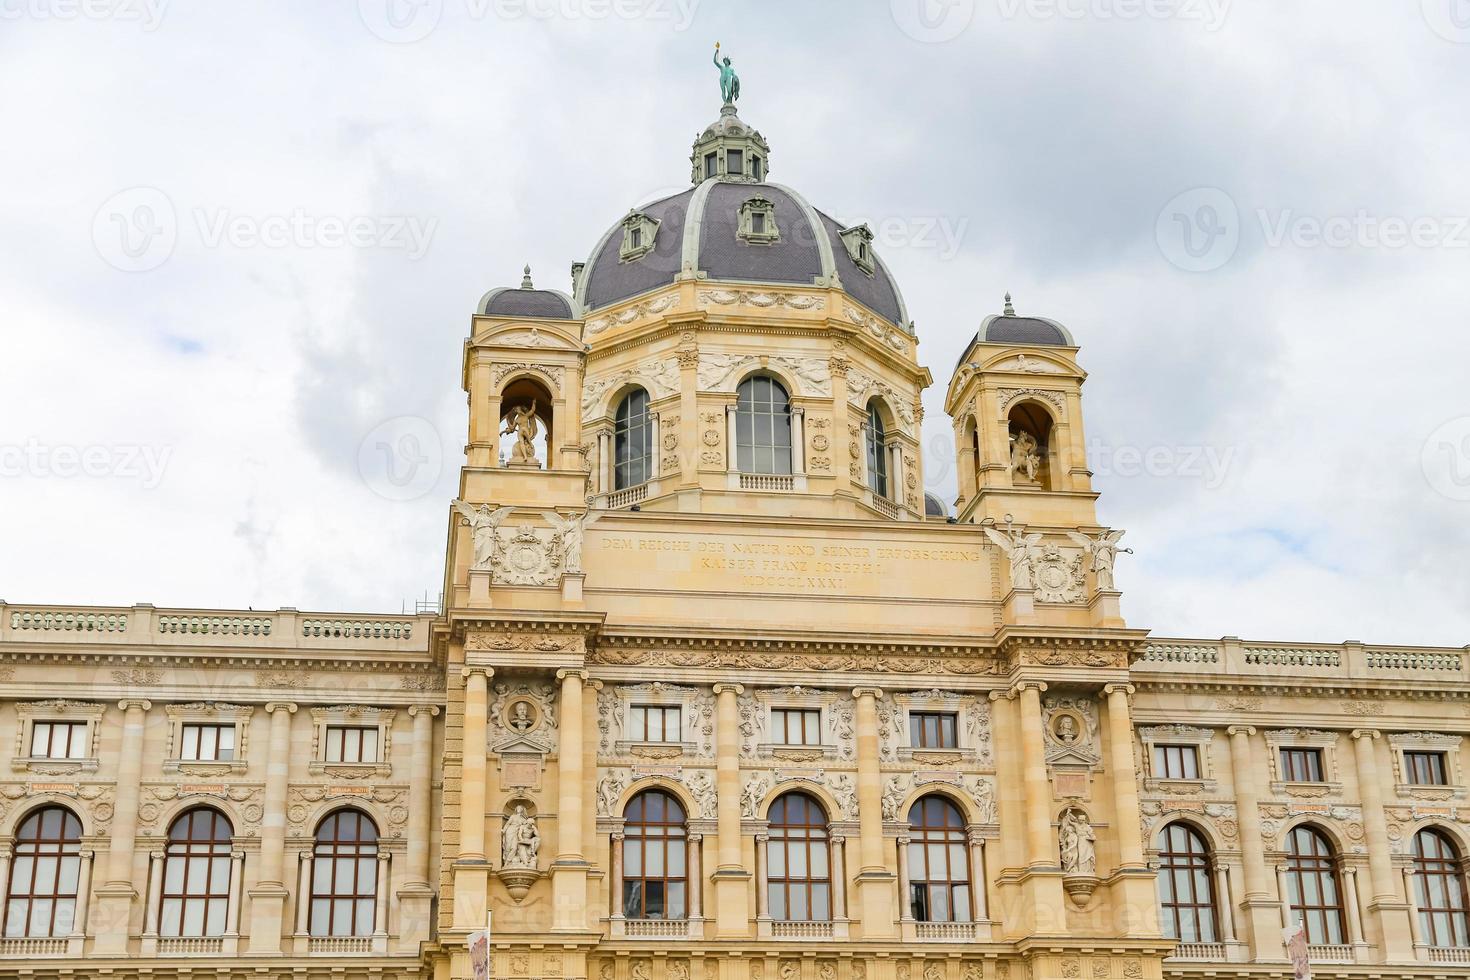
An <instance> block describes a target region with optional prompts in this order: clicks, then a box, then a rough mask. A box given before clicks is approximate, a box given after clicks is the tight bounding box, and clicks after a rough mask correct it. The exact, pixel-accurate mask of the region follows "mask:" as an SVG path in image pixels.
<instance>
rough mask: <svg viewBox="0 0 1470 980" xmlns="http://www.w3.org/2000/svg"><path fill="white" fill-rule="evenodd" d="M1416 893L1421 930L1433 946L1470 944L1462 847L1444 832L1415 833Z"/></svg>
mask: <svg viewBox="0 0 1470 980" xmlns="http://www.w3.org/2000/svg"><path fill="white" fill-rule="evenodd" d="M1414 894H1415V896H1416V899H1417V901H1416V904H1417V905H1418V906H1419V925H1420V931H1421V932H1422V933H1423V934H1424V941H1425V942H1427V943H1428V944H1429V945H1430V946H1435V947H1444V946H1456V947H1465V946H1470V908H1467V903H1466V901H1465V868H1464V864H1463V862H1462V861H1461V859H1460V851H1459V849H1458V848H1456V847H1455V845H1454V842H1453V841H1451V840H1450V839H1449V837H1447V836H1446V835H1445V834H1444V833H1443V832H1441V831H1438V830H1433V829H1425V830H1421V831H1419V832H1418V833H1417V834H1415V835H1414Z"/></svg>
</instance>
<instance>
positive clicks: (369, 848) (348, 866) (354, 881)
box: [311, 810, 378, 936]
mask: <svg viewBox="0 0 1470 980" xmlns="http://www.w3.org/2000/svg"><path fill="white" fill-rule="evenodd" d="M377 894H378V828H377V826H376V825H375V824H374V823H373V821H372V819H371V818H370V817H368V815H367V814H365V813H363V812H361V811H359V810H338V811H337V812H336V813H333V814H332V815H331V816H329V817H327V819H325V820H323V821H322V822H321V823H320V824H318V825H317V828H316V847H315V848H314V849H313V850H312V861H311V934H312V935H313V936H371V935H372V934H373V916H374V915H375V914H376V912H377Z"/></svg>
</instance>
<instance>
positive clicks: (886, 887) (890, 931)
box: [857, 871, 898, 940]
mask: <svg viewBox="0 0 1470 980" xmlns="http://www.w3.org/2000/svg"><path fill="white" fill-rule="evenodd" d="M896 880H897V878H896V876H894V875H893V874H890V873H889V872H887V871H862V872H859V873H858V876H857V908H858V918H859V921H861V922H862V924H863V939H865V940H871V939H894V938H897V936H898V929H897V925H898V923H897V919H898V916H897V915H896V914H895V910H894V908H893V883H894V881H896Z"/></svg>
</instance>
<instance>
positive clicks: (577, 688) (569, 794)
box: [551, 668, 588, 932]
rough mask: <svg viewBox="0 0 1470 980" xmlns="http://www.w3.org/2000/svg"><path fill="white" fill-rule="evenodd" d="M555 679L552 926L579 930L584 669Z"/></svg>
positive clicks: (583, 894)
mask: <svg viewBox="0 0 1470 980" xmlns="http://www.w3.org/2000/svg"><path fill="white" fill-rule="evenodd" d="M556 679H557V680H559V681H561V733H560V737H559V744H558V748H557V765H558V767H559V769H560V772H559V774H558V776H557V780H556V789H557V793H556V845H557V853H556V861H555V862H553V863H552V865H551V900H552V913H551V915H552V926H551V927H552V929H553V931H556V932H583V931H585V930H586V929H587V870H588V868H587V861H586V860H585V859H584V857H583V855H582V804H583V796H584V794H585V793H586V786H585V785H584V783H585V782H586V780H585V777H584V773H583V767H582V763H583V761H584V760H583V754H584V752H585V746H584V745H583V744H582V728H583V723H584V720H585V719H584V716H583V710H582V682H583V681H585V680H587V672H586V671H585V670H571V669H569V668H563V669H561V670H558V671H557V672H556Z"/></svg>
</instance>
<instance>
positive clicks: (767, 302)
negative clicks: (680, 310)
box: [699, 289, 827, 310]
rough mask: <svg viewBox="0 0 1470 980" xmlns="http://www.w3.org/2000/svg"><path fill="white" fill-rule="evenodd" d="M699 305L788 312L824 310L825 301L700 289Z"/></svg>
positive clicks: (803, 296) (801, 295) (802, 296)
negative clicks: (779, 308)
mask: <svg viewBox="0 0 1470 980" xmlns="http://www.w3.org/2000/svg"><path fill="white" fill-rule="evenodd" d="M699 305H700V306H702V307H709V306H738V305H745V306H755V307H759V308H761V309H771V308H773V307H785V308H787V309H790V310H824V309H826V308H827V301H826V300H825V299H824V298H823V297H821V296H810V295H807V294H805V293H773V292H767V291H757V290H748V289H702V290H700V291H699Z"/></svg>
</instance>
